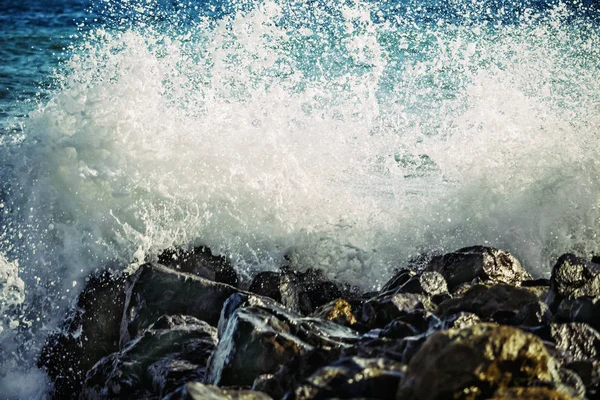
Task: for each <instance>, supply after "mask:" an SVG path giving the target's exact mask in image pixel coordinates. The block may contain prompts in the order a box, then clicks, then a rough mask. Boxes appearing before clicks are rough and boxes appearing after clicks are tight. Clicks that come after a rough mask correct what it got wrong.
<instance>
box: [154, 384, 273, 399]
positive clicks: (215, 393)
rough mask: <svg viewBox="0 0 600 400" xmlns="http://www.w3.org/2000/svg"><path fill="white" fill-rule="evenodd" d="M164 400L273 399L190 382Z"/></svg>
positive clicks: (246, 391)
mask: <svg viewBox="0 0 600 400" xmlns="http://www.w3.org/2000/svg"><path fill="white" fill-rule="evenodd" d="M163 400H272V398H271V397H270V396H269V395H267V394H265V393H261V392H256V391H253V390H236V389H221V388H218V387H216V386H212V385H204V384H202V383H199V382H190V383H187V384H185V385H183V386H181V387H180V388H179V389H177V390H176V391H174V392H173V393H171V394H169V395H168V396H167V397H165V398H164V399H163Z"/></svg>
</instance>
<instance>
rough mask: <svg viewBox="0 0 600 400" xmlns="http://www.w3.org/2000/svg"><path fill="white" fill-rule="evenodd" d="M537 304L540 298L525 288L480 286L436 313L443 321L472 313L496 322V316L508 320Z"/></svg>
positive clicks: (448, 301)
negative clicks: (507, 317)
mask: <svg viewBox="0 0 600 400" xmlns="http://www.w3.org/2000/svg"><path fill="white" fill-rule="evenodd" d="M537 302H538V297H537V296H536V295H535V294H534V293H532V292H531V291H529V290H527V289H524V288H518V287H514V286H509V285H504V284H499V285H494V286H491V287H488V286H486V285H481V284H478V285H474V286H473V287H472V288H471V289H469V290H468V291H467V292H466V293H465V294H464V295H463V296H462V297H460V298H454V299H449V300H446V301H444V302H442V303H441V304H440V305H439V306H438V308H437V311H435V313H436V314H437V315H438V316H439V317H440V318H442V319H445V318H446V317H448V316H450V315H452V314H457V313H459V312H470V313H474V314H477V316H479V317H480V318H482V319H484V320H492V319H494V320H496V319H495V318H493V317H494V316H496V317H502V318H506V316H507V314H508V316H509V317H510V318H512V317H515V316H516V315H517V314H518V313H519V311H520V310H521V309H522V308H523V307H525V306H527V305H529V304H531V303H537Z"/></svg>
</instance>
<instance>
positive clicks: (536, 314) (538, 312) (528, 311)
mask: <svg viewBox="0 0 600 400" xmlns="http://www.w3.org/2000/svg"><path fill="white" fill-rule="evenodd" d="M551 321H552V313H551V312H550V309H549V308H548V306H547V305H546V303H543V302H541V301H538V302H535V303H529V304H526V305H525V306H523V308H521V309H520V310H519V312H518V313H517V314H516V315H515V319H514V325H521V326H539V325H547V324H549V323H550V322H551Z"/></svg>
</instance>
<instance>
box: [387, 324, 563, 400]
mask: <svg viewBox="0 0 600 400" xmlns="http://www.w3.org/2000/svg"><path fill="white" fill-rule="evenodd" d="M534 381H537V382H540V383H545V384H550V385H551V384H554V383H560V378H559V374H558V370H557V369H556V366H555V364H554V362H553V360H552V358H551V357H550V355H549V354H548V352H547V350H546V348H545V347H544V344H543V343H542V341H541V340H540V339H539V338H538V337H537V336H535V335H532V334H528V333H525V332H523V331H520V330H519V329H516V328H513V327H508V326H500V325H494V324H479V325H474V326H472V327H469V328H465V329H451V330H448V331H442V332H437V333H435V334H433V335H431V336H430V337H429V338H428V339H427V341H426V342H425V344H424V345H423V346H422V347H421V349H420V350H419V352H418V353H417V354H416V355H415V356H414V357H413V358H412V360H411V361H410V363H409V365H408V368H407V371H406V375H405V378H404V379H403V380H402V383H401V385H400V388H399V391H398V395H397V397H396V398H397V399H402V400H434V399H446V398H447V399H473V400H475V399H485V398H488V397H491V396H492V395H493V394H494V393H495V392H496V391H497V390H498V389H501V388H509V387H519V386H529V385H531V383H532V382H534Z"/></svg>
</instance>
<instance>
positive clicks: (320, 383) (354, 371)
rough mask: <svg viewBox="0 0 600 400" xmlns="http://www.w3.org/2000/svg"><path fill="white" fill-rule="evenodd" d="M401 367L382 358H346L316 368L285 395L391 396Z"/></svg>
mask: <svg viewBox="0 0 600 400" xmlns="http://www.w3.org/2000/svg"><path fill="white" fill-rule="evenodd" d="M403 369H404V366H403V365H402V364H400V363H397V362H394V361H391V360H387V359H384V358H374V359H364V358H358V357H353V358H345V359H342V360H340V361H337V362H335V363H333V364H331V365H329V366H326V367H323V368H321V369H319V370H318V371H317V372H315V373H314V374H313V375H311V376H310V377H309V378H307V379H306V380H305V381H304V382H303V383H302V384H300V385H299V386H298V387H297V388H295V389H294V390H293V391H292V392H290V393H288V394H287V395H286V396H285V397H284V399H285V400H316V399H331V398H334V397H337V398H343V399H347V398H356V397H364V398H372V399H382V400H393V399H395V396H396V390H397V387H398V384H399V383H400V380H401V379H402V376H403Z"/></svg>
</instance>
